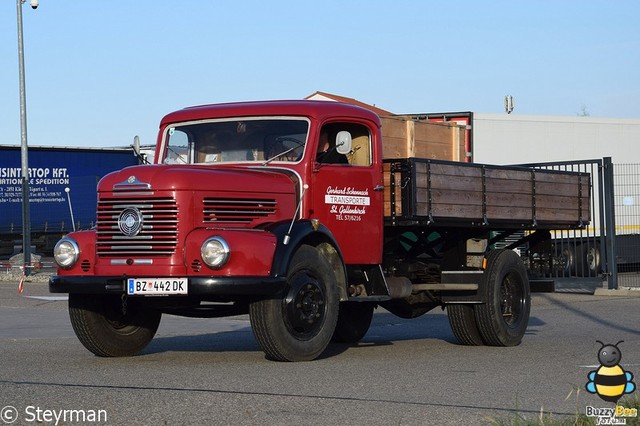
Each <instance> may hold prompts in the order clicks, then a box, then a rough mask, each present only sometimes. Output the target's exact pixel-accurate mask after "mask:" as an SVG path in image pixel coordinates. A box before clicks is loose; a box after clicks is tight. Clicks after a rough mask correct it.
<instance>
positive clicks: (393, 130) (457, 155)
mask: <svg viewBox="0 0 640 426" xmlns="http://www.w3.org/2000/svg"><path fill="white" fill-rule="evenodd" d="M380 120H381V121H382V156H383V158H385V159H387V158H411V157H417V158H427V159H431V160H451V161H465V159H466V148H465V135H466V129H465V128H464V126H460V125H458V124H456V123H433V122H429V121H415V120H412V119H410V118H408V117H399V116H382V117H380Z"/></svg>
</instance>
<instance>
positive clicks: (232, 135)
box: [163, 117, 309, 164]
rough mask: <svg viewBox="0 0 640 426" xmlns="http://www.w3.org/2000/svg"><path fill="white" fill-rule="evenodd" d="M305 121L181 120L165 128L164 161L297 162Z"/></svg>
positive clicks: (274, 119)
mask: <svg viewBox="0 0 640 426" xmlns="http://www.w3.org/2000/svg"><path fill="white" fill-rule="evenodd" d="M308 130H309V122H308V121H307V120H306V119H300V118H288V117H282V118H280V117H275V118H274V117H270V118H263V117H260V118H242V119H232V120H215V121H214V120H212V121H198V122H190V123H182V124H178V125H175V126H170V127H168V128H167V130H166V133H165V144H166V146H167V149H166V150H165V151H166V154H165V159H164V161H163V162H164V164H193V163H211V164H213V163H229V162H240V161H242V162H247V161H255V162H260V163H265V162H270V161H274V162H276V161H289V162H297V161H299V160H300V159H301V158H302V154H303V152H304V146H305V143H306V141H307V134H308Z"/></svg>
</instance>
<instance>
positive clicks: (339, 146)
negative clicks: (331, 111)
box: [336, 130, 351, 155]
mask: <svg viewBox="0 0 640 426" xmlns="http://www.w3.org/2000/svg"><path fill="white" fill-rule="evenodd" d="M336 151H338V154H343V155H346V154H348V153H350V152H351V133H349V132H347V131H345V130H343V131H341V132H338V135H337V136H336Z"/></svg>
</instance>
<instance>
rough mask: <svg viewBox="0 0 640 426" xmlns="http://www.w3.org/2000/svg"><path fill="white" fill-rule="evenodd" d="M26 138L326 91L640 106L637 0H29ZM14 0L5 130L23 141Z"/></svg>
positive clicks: (532, 104)
mask: <svg viewBox="0 0 640 426" xmlns="http://www.w3.org/2000/svg"><path fill="white" fill-rule="evenodd" d="M22 14H23V26H24V32H23V33H24V52H25V69H26V97H27V100H26V105H27V128H28V143H29V145H30V146H32V145H33V146H36V145H37V146H80V147H107V146H128V145H130V144H131V143H132V142H133V138H134V136H136V135H138V136H139V137H140V140H141V142H142V144H154V143H155V140H156V132H157V128H158V123H159V122H160V119H161V118H162V117H163V116H164V115H165V114H167V113H169V112H171V111H174V110H177V109H181V108H184V107H186V106H191V105H199V104H208V103H219V102H233V101H245V100H263V99H301V98H304V97H305V96H308V95H310V94H312V93H314V92H316V91H324V92H329V93H333V94H337V95H341V96H347V97H351V98H356V99H358V100H360V101H362V102H366V103H369V104H374V105H376V106H378V107H380V108H383V109H386V110H388V111H391V112H394V113H427V112H451V111H474V112H481V113H501V112H504V96H505V95H511V96H513V98H514V101H515V109H514V111H513V114H523V115H568V116H575V115H581V114H585V113H586V114H588V115H591V116H594V117H614V118H640V24H639V22H640V2H638V1H637V0H618V1H610V0H607V1H601V0H582V1H574V0H561V1H542V0H538V1H513V0H511V1H502V0H493V1H484V2H483V1H477V0H476V1H466V0H461V1H455V2H450V1H439V2H435V1H419V0H413V1H404V0H394V1H389V0H386V1H380V0H362V1H356V0H323V1H304V0H291V1H285V0H282V1H280V0H272V1H249V0H234V1H214V0H204V1H200V2H186V1H169V0H156V1H153V2H149V3H147V2H144V1H122V0H120V1H118V0H110V1H71V0H40V5H39V7H38V9H37V10H32V8H31V7H30V5H29V0H27V2H26V3H25V4H24V5H23V6H22ZM19 101H20V98H19V75H18V36H17V0H15V1H12V0H2V1H0V128H2V129H3V131H2V132H0V144H2V145H19V144H20V103H19Z"/></svg>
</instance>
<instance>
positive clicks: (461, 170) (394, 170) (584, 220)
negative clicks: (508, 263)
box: [384, 158, 591, 229]
mask: <svg viewBox="0 0 640 426" xmlns="http://www.w3.org/2000/svg"><path fill="white" fill-rule="evenodd" d="M384 184H385V188H384V202H385V203H384V215H385V224H387V225H392V226H394V225H396V226H397V225H415V224H423V225H434V226H481V227H487V228H491V229H511V228H518V229H570V228H581V227H584V226H586V225H587V224H588V223H589V221H590V220H591V215H590V209H589V208H590V180H589V174H588V173H577V172H565V171H555V170H540V169H533V168H526V167H510V166H490V165H483V164H470V163H460V162H451V161H438V160H427V159H419V158H408V159H387V160H384Z"/></svg>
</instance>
